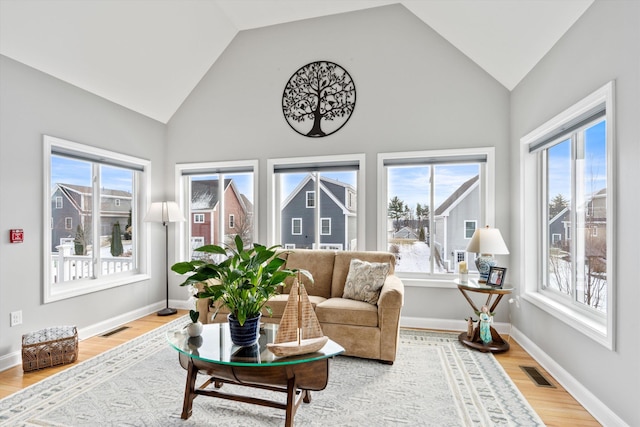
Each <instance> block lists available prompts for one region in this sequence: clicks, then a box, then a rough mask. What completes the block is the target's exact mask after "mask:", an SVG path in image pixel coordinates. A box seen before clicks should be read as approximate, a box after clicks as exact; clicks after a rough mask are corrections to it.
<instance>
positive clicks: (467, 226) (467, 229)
mask: <svg viewBox="0 0 640 427" xmlns="http://www.w3.org/2000/svg"><path fill="white" fill-rule="evenodd" d="M476 228H478V221H465V222H464V238H465V239H471V238H472V237H473V233H474V232H475V231H476Z"/></svg>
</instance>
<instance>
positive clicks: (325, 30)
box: [165, 5, 510, 327]
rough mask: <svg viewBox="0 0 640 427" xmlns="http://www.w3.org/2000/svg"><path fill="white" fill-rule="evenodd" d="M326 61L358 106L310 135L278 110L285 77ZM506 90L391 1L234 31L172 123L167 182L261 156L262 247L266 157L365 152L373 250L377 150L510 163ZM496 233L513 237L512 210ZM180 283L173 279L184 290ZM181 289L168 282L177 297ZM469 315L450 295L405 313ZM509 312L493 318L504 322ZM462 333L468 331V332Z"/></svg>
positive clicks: (431, 293) (430, 292) (428, 296)
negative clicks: (479, 154) (488, 149)
mask: <svg viewBox="0 0 640 427" xmlns="http://www.w3.org/2000/svg"><path fill="white" fill-rule="evenodd" d="M315 60H328V61H332V62H335V63H337V64H339V65H341V66H342V67H344V68H345V69H346V70H347V71H348V72H349V74H350V75H351V77H352V78H353V79H354V81H355V85H356V91H357V101H356V106H355V111H354V113H353V115H352V116H351V118H350V120H349V122H347V124H346V125H345V126H344V127H343V128H342V129H341V130H339V131H338V132H336V133H335V134H333V135H331V136H328V137H324V138H307V137H304V136H301V135H299V134H297V133H296V132H294V131H293V130H292V129H291V128H290V127H289V125H288V124H287V122H286V121H285V119H284V116H283V114H282V107H281V99H282V92H283V89H284V86H285V84H286V82H287V81H288V79H289V78H290V76H291V75H292V74H293V73H294V72H295V71H296V70H297V69H298V68H300V67H301V66H303V65H305V64H307V63H309V62H312V61H315ZM508 119H509V92H508V91H507V90H506V89H505V88H504V87H503V86H502V85H500V84H499V83H498V82H496V81H495V80H494V79H493V78H492V77H490V76H489V75H488V74H487V73H485V72H484V71H483V70H482V69H480V68H479V67H478V66H477V65H475V64H474V63H473V62H472V61H471V60H469V59H468V58H467V57H465V56H464V55H462V54H461V53H460V52H459V51H458V50H457V49H455V48H454V47H453V46H451V45H450V44H449V43H448V42H447V41H445V40H444V39H443V38H442V37H440V36H439V35H438V34H437V33H436V32H435V31H433V30H432V29H431V28H429V27H428V26H426V25H425V24H424V23H423V22H422V21H420V20H419V19H418V18H416V17H415V16H414V15H413V14H411V13H410V12H409V11H407V10H406V9H405V8H404V7H403V6H400V5H393V6H388V7H380V8H376V9H370V10H365V11H360V12H354V13H347V14H341V15H337V16H330V17H324V18H318V19H311V20H306V21H301V22H295V23H290V24H284V25H277V26H273V27H267V28H262V29H256V30H251V31H244V32H241V33H239V34H238V35H237V36H236V38H235V39H234V40H233V42H232V43H231V44H230V46H229V47H228V48H227V49H226V51H225V52H224V53H223V55H222V56H221V57H220V58H219V60H218V61H217V62H216V63H215V64H214V65H213V67H212V68H211V70H210V71H209V73H208V74H207V75H206V76H205V77H204V78H203V79H202V81H201V82H200V84H199V85H198V86H197V87H196V89H195V90H194V91H193V92H192V93H191V95H190V96H189V97H188V98H187V100H186V101H185V102H184V104H183V105H182V106H181V108H180V109H179V110H178V112H177V113H176V114H175V115H174V116H173V118H172V119H171V120H170V122H169V123H168V152H167V159H168V162H167V163H168V165H167V169H166V171H165V172H166V174H167V176H170V175H171V174H173V173H174V166H175V164H176V163H183V162H204V161H221V160H236V159H247V158H249V159H259V160H260V168H261V169H260V190H259V192H260V194H259V197H260V200H262V203H261V204H260V206H259V212H258V214H257V215H256V217H257V218H258V219H259V227H260V231H259V237H258V241H260V242H263V243H265V242H266V226H267V224H266V218H267V211H266V209H267V204H266V202H265V201H266V179H267V175H266V160H267V159H268V158H281V157H298V156H314V155H329V154H348V153H365V155H366V170H365V173H366V206H367V208H366V211H365V212H361V213H360V214H359V220H360V221H366V235H367V240H366V249H368V250H372V249H376V247H375V245H376V238H375V236H376V232H377V230H376V224H377V218H376V212H377V211H378V209H377V207H376V206H377V205H378V204H379V203H385V204H386V201H378V200H376V195H377V192H376V178H377V176H376V155H377V153H379V152H391V151H411V150H427V149H443V148H467V147H479V146H495V147H496V148H497V149H496V154H497V159H496V161H497V164H499V165H505V164H507V161H508V129H509V128H508ZM496 182H497V188H496V192H497V197H496V200H497V204H498V206H506V205H507V202H508V200H509V191H510V188H509V179H508V168H504V167H501V168H499V169H498V171H497V172H496ZM498 211H499V215H498V218H497V226H499V227H501V228H502V229H503V230H504V232H505V238H506V239H507V241H508V238H509V235H508V229H509V215H508V212H507V210H506V209H498ZM177 279H178V278H176V277H173V278H172V281H173V282H174V283H177V282H178V280H177ZM180 291H182V290H181V289H178V287H177V286H172V297H174V298H178V297H179V295H181V293H180ZM470 310H471V309H470V308H469V307H468V306H467V303H466V301H465V300H464V298H463V297H462V295H460V292H459V291H458V290H457V288H456V287H455V286H454V285H453V284H452V283H451V284H450V285H449V287H448V288H446V289H443V288H438V289H433V288H408V289H407V295H406V298H405V307H404V309H403V315H404V316H408V317H420V318H445V319H456V320H459V321H460V322H461V325H462V322H463V319H464V318H465V317H468V315H469V312H470ZM506 318H507V317H506V312H502V313H499V317H498V320H500V319H503V320H504V319H506ZM462 327H464V326H463V325H462Z"/></svg>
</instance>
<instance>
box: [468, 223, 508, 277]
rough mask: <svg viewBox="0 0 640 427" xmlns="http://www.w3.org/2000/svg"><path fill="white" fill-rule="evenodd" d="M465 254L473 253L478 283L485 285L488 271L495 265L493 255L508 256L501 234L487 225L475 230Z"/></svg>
mask: <svg viewBox="0 0 640 427" xmlns="http://www.w3.org/2000/svg"><path fill="white" fill-rule="evenodd" d="M467 252H475V253H477V254H479V255H478V257H477V258H476V267H477V268H478V273H480V279H479V280H478V281H479V282H480V283H486V282H487V279H488V277H489V270H490V269H491V267H494V266H495V265H496V259H495V258H494V257H493V255H503V254H508V253H509V249H507V245H506V244H505V243H504V239H503V238H502V234H500V230H498V229H497V228H491V227H489V226H488V225H487V226H486V227H485V228H477V229H476V231H475V232H474V233H473V236H472V237H471V241H470V242H469V245H468V246H467Z"/></svg>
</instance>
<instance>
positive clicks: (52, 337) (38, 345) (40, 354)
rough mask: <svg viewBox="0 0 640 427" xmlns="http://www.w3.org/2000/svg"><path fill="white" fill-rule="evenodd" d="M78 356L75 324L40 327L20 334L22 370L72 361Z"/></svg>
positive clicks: (31, 369) (26, 370)
mask: <svg viewBox="0 0 640 427" xmlns="http://www.w3.org/2000/svg"><path fill="white" fill-rule="evenodd" d="M77 358H78V330H77V329H76V327H75V326H58V327H54V328H46V329H41V330H39V331H36V332H30V333H28V334H24V335H23V336H22V369H23V371H24V372H28V371H33V370H36V369H42V368H48V367H50V366H55V365H64V364H67V363H73V362H75V361H76V359H77Z"/></svg>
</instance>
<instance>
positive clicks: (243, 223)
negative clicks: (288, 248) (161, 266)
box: [176, 160, 258, 259]
mask: <svg viewBox="0 0 640 427" xmlns="http://www.w3.org/2000/svg"><path fill="white" fill-rule="evenodd" d="M257 170H258V162H257V161H255V160H243V161H229V162H207V163H187V164H178V165H176V177H177V179H176V188H177V189H179V194H180V196H179V197H180V198H181V199H182V200H183V202H184V206H187V207H188V210H189V215H188V216H187V217H189V218H193V220H192V221H191V222H190V223H185V224H184V229H183V230H182V231H183V236H184V237H185V238H184V239H183V245H182V250H183V251H184V252H183V253H184V255H183V257H184V258H190V259H202V258H207V257H208V255H207V254H205V253H202V252H194V251H193V250H192V249H193V248H191V247H189V246H188V243H189V242H190V241H191V240H192V239H193V238H195V237H201V238H202V239H203V245H213V244H215V245H220V246H229V245H231V246H233V245H234V240H235V237H236V236H240V237H241V238H242V241H243V243H244V244H245V245H246V246H249V245H252V244H253V242H254V240H253V239H254V236H255V235H256V232H257V224H255V221H254V212H255V210H256V209H257V200H256V199H255V195H256V194H257V182H256V179H255V176H256V174H257ZM203 245H201V246H203ZM187 254H188V255H187Z"/></svg>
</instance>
